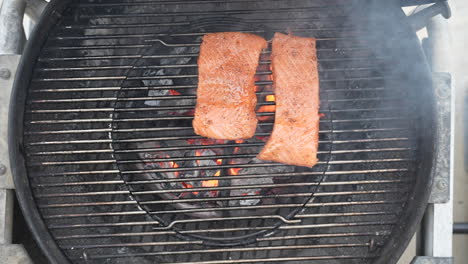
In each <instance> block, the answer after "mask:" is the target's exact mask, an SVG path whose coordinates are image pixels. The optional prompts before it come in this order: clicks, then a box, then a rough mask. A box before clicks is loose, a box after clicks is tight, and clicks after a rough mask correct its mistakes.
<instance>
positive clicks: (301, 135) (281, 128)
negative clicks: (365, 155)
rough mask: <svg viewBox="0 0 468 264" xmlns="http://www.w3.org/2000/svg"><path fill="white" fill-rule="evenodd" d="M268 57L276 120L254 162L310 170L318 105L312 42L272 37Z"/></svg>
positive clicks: (315, 147)
mask: <svg viewBox="0 0 468 264" xmlns="http://www.w3.org/2000/svg"><path fill="white" fill-rule="evenodd" d="M271 56H272V70H273V83H274V92H275V96H276V116H275V123H274V127H273V132H272V134H271V136H270V138H269V139H268V141H267V143H266V145H265V147H264V148H263V149H262V151H261V152H260V154H259V155H258V158H259V159H261V160H269V161H276V162H281V163H285V164H290V165H297V166H305V167H313V166H314V165H315V164H317V161H318V160H317V150H318V136H319V113H318V112H319V104H320V100H319V76H318V65H317V49H316V40H315V39H314V38H303V37H297V36H292V35H284V34H281V33H276V34H275V36H274V38H273V44H272V55H271Z"/></svg>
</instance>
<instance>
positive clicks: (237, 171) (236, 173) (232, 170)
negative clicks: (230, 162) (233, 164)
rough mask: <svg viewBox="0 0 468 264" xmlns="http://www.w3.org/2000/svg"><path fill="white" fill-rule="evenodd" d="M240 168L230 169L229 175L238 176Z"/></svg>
mask: <svg viewBox="0 0 468 264" xmlns="http://www.w3.org/2000/svg"><path fill="white" fill-rule="evenodd" d="M240 170H241V168H230V169H229V175H238V174H239V171H240Z"/></svg>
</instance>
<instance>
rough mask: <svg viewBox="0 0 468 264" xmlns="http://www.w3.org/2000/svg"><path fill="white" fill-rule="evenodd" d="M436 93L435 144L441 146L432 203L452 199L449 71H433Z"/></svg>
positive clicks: (450, 79) (436, 162)
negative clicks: (437, 133) (436, 133)
mask: <svg viewBox="0 0 468 264" xmlns="http://www.w3.org/2000/svg"><path fill="white" fill-rule="evenodd" d="M432 76H433V77H432V78H433V85H434V93H435V96H436V122H435V123H436V126H437V131H439V135H437V138H436V142H435V144H436V145H437V147H438V148H439V149H438V151H437V154H436V155H437V156H436V161H435V173H434V182H433V185H432V192H431V196H430V198H429V202H430V203H447V202H449V201H450V188H449V187H450V158H451V155H450V151H451V150H450V147H451V145H450V138H451V133H452V132H451V97H452V96H451V89H452V88H451V87H452V77H451V75H450V74H449V73H445V72H436V73H433V75H432Z"/></svg>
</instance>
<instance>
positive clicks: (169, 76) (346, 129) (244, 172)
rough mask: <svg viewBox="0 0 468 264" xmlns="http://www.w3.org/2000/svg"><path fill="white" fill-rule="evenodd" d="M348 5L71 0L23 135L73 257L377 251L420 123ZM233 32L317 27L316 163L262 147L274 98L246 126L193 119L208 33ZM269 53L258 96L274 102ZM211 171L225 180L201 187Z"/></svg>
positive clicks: (363, 258) (220, 259)
mask: <svg viewBox="0 0 468 264" xmlns="http://www.w3.org/2000/svg"><path fill="white" fill-rule="evenodd" d="M349 10H350V8H349V6H348V5H347V3H346V1H344V0H341V1H340V0H335V1H332V2H330V1H247V0H242V1H241V0H238V1H229V2H226V1H218V0H206V1H190V2H188V1H113V2H110V1H76V2H75V3H73V4H72V5H71V6H70V8H69V9H67V10H66V12H65V13H64V14H63V17H62V19H61V21H60V23H58V24H57V26H56V27H55V28H54V29H53V30H52V32H50V35H49V37H48V40H47V42H46V44H45V46H44V47H43V49H42V52H41V56H40V58H39V60H38V62H37V65H36V69H35V72H34V76H33V80H32V82H31V85H30V89H29V95H28V98H27V109H26V116H25V135H24V138H25V149H26V155H27V166H28V173H29V178H30V181H31V184H32V186H33V189H34V195H35V198H36V201H37V203H38V204H39V207H40V211H41V214H42V215H43V218H44V219H45V221H46V224H47V226H48V227H49V229H50V230H51V232H52V234H53V236H54V238H55V239H56V240H57V241H58V243H59V246H60V247H61V248H62V249H63V250H64V252H65V253H66V255H67V256H68V257H69V258H70V259H71V260H72V261H73V262H76V263H103V261H107V262H106V263H129V262H131V261H133V263H154V262H157V263H216V264H218V263H268V262H279V263H304V262H307V261H315V262H317V263H371V261H372V260H373V259H374V258H375V257H377V256H379V252H380V249H381V247H382V246H383V245H384V244H385V241H386V239H387V238H388V237H389V235H390V234H391V231H392V228H393V227H394V225H395V224H396V223H397V220H398V217H399V216H400V214H401V213H402V209H403V208H404V204H405V203H406V201H407V199H408V193H409V192H410V191H411V190H412V188H413V184H414V180H415V175H414V169H415V162H416V157H415V151H416V147H417V146H416V139H415V132H416V131H415V129H416V128H415V124H416V123H417V122H416V120H414V117H413V116H412V114H411V104H410V102H411V101H410V100H409V98H407V97H406V96H405V93H406V91H405V90H404V89H405V87H398V86H393V85H392V79H391V78H390V77H386V73H387V70H388V69H387V67H388V65H386V64H385V61H386V57H385V56H386V54H376V53H375V52H374V51H373V50H372V49H371V47H372V46H373V45H374V44H375V43H368V42H367V41H366V38H365V36H366V30H365V27H363V26H362V25H364V23H365V21H364V20H363V21H360V20H359V19H356V17H359V14H356V13H355V12H353V13H352V14H351V13H350V12H349ZM362 17H364V16H362ZM225 30H234V31H239V30H241V31H246V32H253V33H256V34H260V35H263V36H265V37H267V38H268V37H270V36H271V34H272V33H273V32H275V31H279V32H287V31H292V32H294V33H295V34H299V35H304V36H311V37H316V38H318V43H317V45H318V57H319V63H320V80H321V84H320V85H321V98H322V99H321V108H322V109H321V112H322V113H323V114H324V117H323V118H322V120H321V124H320V152H319V158H320V160H321V162H320V163H319V164H318V165H317V166H316V167H314V168H312V169H304V168H298V167H293V166H285V165H282V164H275V163H268V162H263V161H258V160H255V159H253V158H254V157H255V155H256V154H257V153H258V150H259V149H260V148H261V147H262V146H263V144H264V142H263V140H264V137H266V136H268V135H269V133H270V132H271V126H272V119H271V118H272V117H273V113H272V112H271V111H267V112H263V113H259V117H261V118H262V119H263V120H262V122H261V123H260V125H259V128H258V130H257V134H256V137H255V138H254V139H252V140H247V141H243V142H212V141H207V140H205V139H203V138H201V137H198V136H196V135H195V134H194V133H193V130H192V128H191V125H190V124H191V119H192V114H191V110H193V108H194V102H195V98H196V97H195V96H196V93H195V92H196V77H197V69H196V59H197V56H198V47H199V40H200V39H199V38H200V36H202V35H203V34H204V33H205V32H212V31H225ZM268 53H269V52H268V51H265V52H264V54H263V55H262V63H261V65H260V67H259V71H258V74H257V78H258V81H257V86H258V90H259V91H258V92H257V95H258V98H259V102H260V103H259V107H261V106H267V105H273V103H272V102H271V101H268V100H266V98H267V96H268V95H271V81H269V78H270V77H269V73H270V72H269V71H270V70H269V58H268V55H269V54H268ZM197 151H199V152H202V153H201V154H200V153H199V154H197ZM219 159H221V161H220V162H219V163H218V162H217V161H218V160H219ZM197 161H198V163H197ZM174 164H177V165H176V166H175V165H174ZM232 169H237V170H236V171H238V172H236V173H237V175H236V173H233V172H231V171H230V170H232ZM218 171H219V176H214V174H216V173H217V172H218ZM176 173H178V175H176ZM180 175H184V176H183V177H182V176H180ZM184 177H185V178H184ZM213 180H218V184H219V186H218V187H206V186H200V185H201V184H203V182H204V181H213ZM322 180H323V181H322ZM206 184H208V182H206ZM191 186H193V188H190V187H191Z"/></svg>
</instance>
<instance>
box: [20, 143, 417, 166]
mask: <svg viewBox="0 0 468 264" xmlns="http://www.w3.org/2000/svg"><path fill="white" fill-rule="evenodd" d="M105 142H106V141H104V142H103V143H105ZM64 144H65V143H64ZM66 144H75V143H73V142H70V143H66ZM411 150H414V148H409V147H408V148H380V149H347V150H333V151H329V152H326V153H325V152H319V154H327V153H330V154H332V155H333V154H347V153H365V152H403V151H411ZM256 156H257V155H256V154H233V155H217V156H195V157H190V156H186V157H183V158H182V157H171V158H170V159H168V158H161V159H141V160H119V161H117V160H78V161H56V162H35V163H31V164H29V165H28V166H29V167H34V166H62V165H89V164H131V163H141V162H166V161H173V162H177V161H190V160H212V159H240V158H254V157H256Z"/></svg>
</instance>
